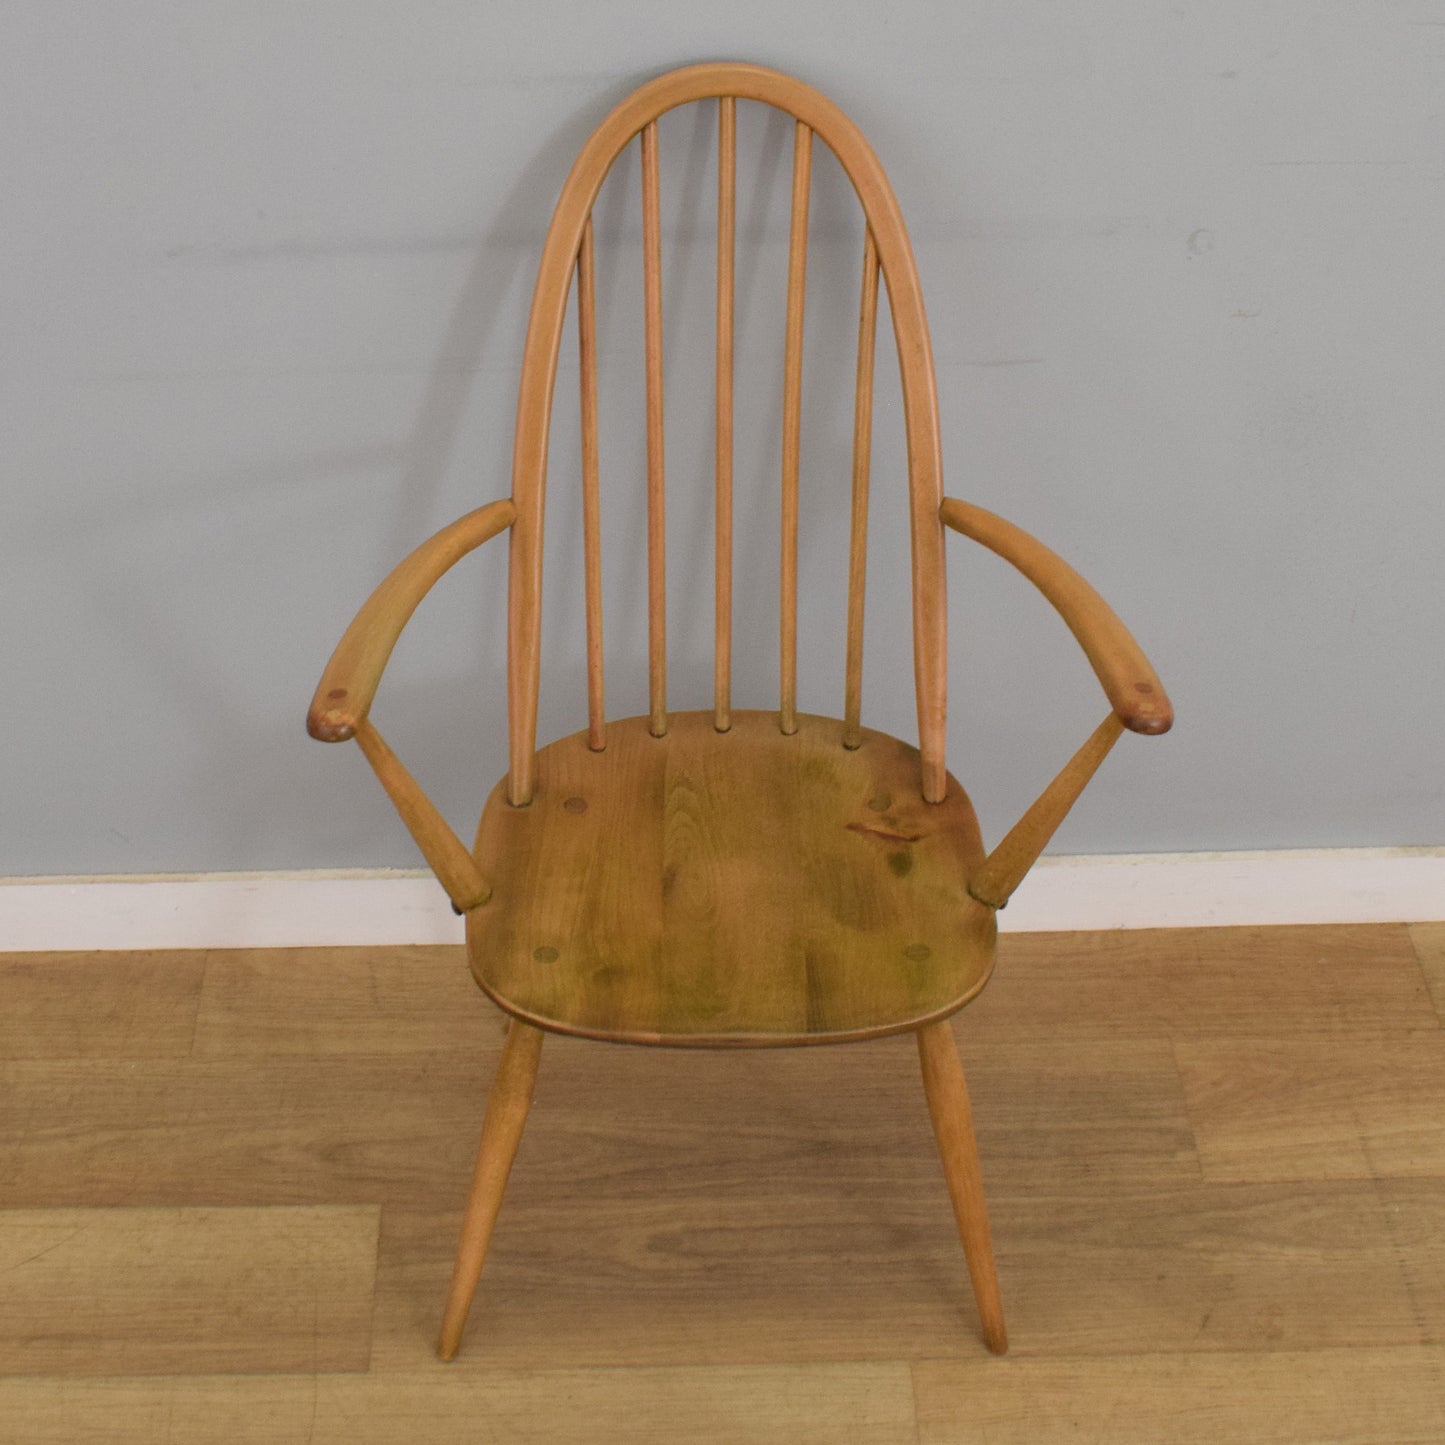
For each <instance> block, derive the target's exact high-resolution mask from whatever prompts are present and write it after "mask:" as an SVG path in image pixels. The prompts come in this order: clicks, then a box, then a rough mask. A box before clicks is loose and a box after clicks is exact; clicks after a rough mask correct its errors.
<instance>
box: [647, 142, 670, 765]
mask: <svg viewBox="0 0 1445 1445" xmlns="http://www.w3.org/2000/svg"><path fill="white" fill-rule="evenodd" d="M659 204H660V203H659V197H658V157H657V122H656V121H655V120H652V121H649V122H648V123H647V125H645V126H644V127H643V128H642V258H643V259H642V264H643V301H644V306H645V309H646V313H647V318H646V330H647V348H646V350H647V358H646V360H647V690H648V701H649V707H650V717H649V722H648V726H649V728H650V730H651V732H652V735H653V737H661V736H662V735H663V734H664V733H665V732H666V731H667V515H666V500H667V486H666V474H665V467H664V462H663V409H662V222H661V218H660V214H659Z"/></svg>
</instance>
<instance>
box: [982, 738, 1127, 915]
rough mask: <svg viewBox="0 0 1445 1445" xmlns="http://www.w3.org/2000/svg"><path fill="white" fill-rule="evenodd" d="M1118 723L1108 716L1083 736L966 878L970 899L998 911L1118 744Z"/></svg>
mask: <svg viewBox="0 0 1445 1445" xmlns="http://www.w3.org/2000/svg"><path fill="white" fill-rule="evenodd" d="M1123 730H1124V725H1123V723H1122V722H1121V721H1120V719H1119V716H1118V714H1117V713H1110V714H1109V716H1108V717H1106V718H1105V719H1104V721H1103V722H1101V723H1100V724H1099V726H1098V727H1097V728H1095V729H1094V731H1093V732H1092V733H1091V734H1090V735H1089V739H1088V741H1087V742H1085V744H1084V745H1083V747H1081V748H1080V749H1079V750H1078V752H1076V753H1075V754H1074V756H1073V757H1072V758H1070V759H1069V761H1068V762H1067V763H1065V764H1064V766H1063V767H1062V768H1061V769H1060V770H1059V772H1058V775H1057V776H1056V777H1055V778H1054V780H1053V782H1051V783H1050V784H1049V785H1048V787H1047V788H1045V789H1044V791H1043V792H1042V793H1040V794H1039V796H1038V797H1037V798H1036V799H1035V800H1034V802H1033V803H1032V804H1031V805H1030V807H1029V810H1028V811H1027V812H1026V813H1025V814H1024V815H1023V817H1022V818H1020V819H1019V821H1018V822H1017V823H1015V824H1014V826H1013V827H1012V828H1011V829H1010V830H1009V832H1008V834H1007V836H1006V837H1005V838H1004V840H1003V842H1002V843H1000V844H999V845H998V847H997V848H995V849H994V850H993V852H992V853H990V854H989V855H988V858H987V859H986V860H985V862H984V864H983V866H982V867H981V868H979V869H977V870H976V871H975V873H974V875H973V877H972V878H970V879H969V883H968V891H969V894H970V896H971V897H973V898H976V899H978V901H979V902H980V903H983V904H986V905H987V906H988V907H989V908H1002V907H1003V906H1004V905H1005V904H1006V903H1007V902H1008V901H1009V898H1010V897H1011V896H1012V894H1013V891H1014V889H1015V888H1017V887H1018V886H1019V884H1020V883H1022V882H1023V880H1024V875H1025V874H1026V873H1027V872H1028V871H1029V869H1030V868H1032V867H1033V866H1034V864H1035V863H1036V862H1037V861H1038V857H1039V854H1040V853H1042V852H1043V851H1044V849H1045V847H1047V845H1048V841H1049V839H1050V838H1052V837H1053V836H1054V834H1055V833H1056V832H1057V831H1058V827H1059V824H1060V823H1062V822H1063V821H1064V819H1065V818H1066V817H1067V816H1068V812H1069V809H1070V808H1072V807H1073V806H1074V804H1075V803H1076V802H1077V801H1078V797H1079V794H1080V793H1082V792H1083V791H1084V788H1085V787H1086V786H1087V785H1088V782H1089V779H1090V778H1092V777H1093V776H1094V774H1095V773H1096V772H1097V771H1098V769H1099V764H1100V763H1102V762H1103V761H1104V759H1105V758H1106V757H1108V755H1109V749H1110V748H1112V747H1113V746H1114V744H1115V743H1116V742H1118V740H1119V736H1120V734H1121V733H1122V732H1123Z"/></svg>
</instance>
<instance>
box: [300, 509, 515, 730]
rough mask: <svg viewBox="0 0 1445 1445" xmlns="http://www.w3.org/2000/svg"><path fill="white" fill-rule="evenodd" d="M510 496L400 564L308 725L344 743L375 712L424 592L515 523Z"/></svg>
mask: <svg viewBox="0 0 1445 1445" xmlns="http://www.w3.org/2000/svg"><path fill="white" fill-rule="evenodd" d="M515 516H516V509H515V508H514V507H513V506H512V503H511V502H510V501H509V500H505V499H504V500H502V501H500V502H489V503H488V504H487V505H486V506H485V507H478V508H477V510H476V511H475V512H468V513H467V515H466V516H465V517H459V518H458V519H457V520H456V521H455V522H453V523H452V524H451V525H450V526H449V527H443V528H442V530H441V531H440V532H438V533H437V534H436V535H435V536H434V537H431V538H429V539H428V540H427V541H425V542H423V543H422V544H421V546H420V547H418V548H417V549H416V551H414V552H413V553H411V555H410V556H409V557H407V558H406V560H405V561H404V562H402V563H400V564H399V565H398V566H397V567H395V568H394V569H393V570H392V572H391V574H390V575H389V576H388V577H387V579H386V580H385V581H384V582H383V583H382V584H381V586H380V587H378V588H377V589H376V591H375V592H373V593H372V594H371V596H370V597H369V598H367V600H366V604H365V605H364V606H363V607H362V609H361V611H360V612H358V613H357V614H356V617H355V619H354V620H353V622H352V624H351V626H350V627H348V628H347V629H346V632H345V634H344V635H343V637H342V639H341V641H340V642H339V643H337V645H336V651H335V652H333V653H332V654H331V661H330V662H328V663H327V664H326V671H325V672H323V673H322V674H321V681H320V683H318V684H317V688H316V696H315V698H314V699H313V700H312V703H311V710H310V712H309V713H308V714H307V718H306V727H307V730H308V731H309V732H310V734H311V736H312V737H314V738H319V739H320V740H321V741H323V742H328V743H334V742H342V741H344V740H345V739H346V738H349V737H351V736H352V735H353V734H354V733H355V731H356V726H357V724H358V723H359V722H360V721H361V720H362V719H363V718H365V717H366V715H367V713H369V712H370V711H371V701H372V699H373V698H374V697H375V696H376V689H377V685H378V684H379V683H380V681H381V674H382V672H383V671H384V670H385V668H386V664H387V661H388V659H389V658H390V657H391V650H392V648H393V647H395V646H396V640H397V638H398V637H400V636H401V632H402V628H404V627H405V626H406V624H407V621H408V620H409V619H410V617H411V615H412V613H413V612H415V611H416V609H417V604H418V603H420V601H421V600H422V598H423V597H425V596H426V594H427V593H428V592H429V591H430V590H431V588H432V587H433V586H434V585H435V583H436V582H437V581H438V579H439V578H441V577H442V576H443V574H444V573H446V572H447V571H449V570H450V569H451V568H452V567H453V566H454V565H455V564H456V563H457V562H459V561H461V559H462V558H463V557H465V556H466V555H467V553H468V552H472V551H475V550H476V548H478V547H480V546H481V545H482V543H483V542H486V541H489V540H490V539H491V538H492V537H495V536H496V535H497V534H498V533H499V532H504V531H506V529H507V528H508V527H510V526H511V525H512V521H513V519H514V518H515Z"/></svg>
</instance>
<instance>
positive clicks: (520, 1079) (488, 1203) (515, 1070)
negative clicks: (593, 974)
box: [437, 1019, 542, 1360]
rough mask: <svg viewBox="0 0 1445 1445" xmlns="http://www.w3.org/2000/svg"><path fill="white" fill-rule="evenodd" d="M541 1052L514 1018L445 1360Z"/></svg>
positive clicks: (481, 1157) (447, 1323) (465, 1225)
mask: <svg viewBox="0 0 1445 1445" xmlns="http://www.w3.org/2000/svg"><path fill="white" fill-rule="evenodd" d="M541 1054H542V1031H541V1030H540V1029H534V1028H533V1027H532V1026H531V1025H530V1024H524V1023H522V1022H520V1021H519V1020H517V1019H513V1020H512V1023H511V1026H510V1028H509V1029H508V1030H507V1040H506V1042H505V1043H504V1044H503V1045H502V1057H501V1061H500V1062H499V1063H498V1064H497V1076H496V1078H495V1079H494V1080H493V1081H492V1092H491V1093H490V1094H489V1095H488V1096H487V1116H486V1119H485V1120H484V1121H483V1123H482V1142H481V1147H480V1148H479V1149H478V1150H477V1167H476V1172H475V1173H474V1174H473V1176H472V1189H471V1193H470V1194H469V1195H468V1196H467V1208H466V1213H465V1215H464V1216H463V1218H462V1237H461V1241H460V1243H459V1244H458V1245H457V1259H456V1264H455V1265H454V1266H453V1267H452V1283H451V1289H450V1290H449V1292H448V1294H447V1308H446V1314H445V1316H444V1317H443V1319H442V1332H441V1338H440V1339H439V1340H438V1342H437V1355H438V1356H439V1357H440V1358H441V1359H443V1360H450V1359H452V1358H453V1356H455V1354H456V1352H457V1350H458V1348H459V1347H460V1345H461V1342H462V1331H463V1330H464V1329H465V1328H466V1324H467V1311H468V1310H469V1309H471V1307H472V1296H473V1295H474V1294H475V1293H476V1289H477V1280H478V1279H479V1278H480V1277H481V1273H482V1264H483V1263H484V1261H485V1260H486V1257H487V1245H488V1244H490V1243H491V1239H492V1227H493V1226H494V1225H495V1224H496V1222H497V1211H498V1210H499V1209H500V1208H501V1207H502V1191H503V1190H504V1189H505V1188H506V1187H507V1175H508V1174H510V1173H511V1170H512V1160H513V1159H515V1158H516V1157H517V1145H518V1144H519V1143H520V1142H521V1139H522V1126H523V1125H524V1124H525V1123H526V1122H527V1110H528V1108H529V1107H530V1105H531V1103H532V1086H533V1085H534V1084H535V1083H536V1080H537V1061H538V1059H539V1058H540V1057H541Z"/></svg>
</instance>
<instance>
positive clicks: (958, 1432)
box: [914, 1346, 1445, 1445]
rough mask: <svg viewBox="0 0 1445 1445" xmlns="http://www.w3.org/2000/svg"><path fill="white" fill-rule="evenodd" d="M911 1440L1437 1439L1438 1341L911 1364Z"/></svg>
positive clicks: (1197, 1444) (1444, 1428) (932, 1444)
mask: <svg viewBox="0 0 1445 1445" xmlns="http://www.w3.org/2000/svg"><path fill="white" fill-rule="evenodd" d="M914 1382H915V1388H916V1391H917V1397H918V1424H919V1436H918V1438H919V1441H920V1445H965V1442H966V1445H1056V1442H1064V1441H1070V1442H1075V1441H1086V1440H1087V1441H1100V1442H1107V1445H1159V1442H1161V1441H1168V1442H1170V1445H1217V1442H1220V1441H1239V1442H1248V1445H1438V1442H1439V1441H1440V1440H1441V1439H1442V1438H1445V1424H1442V1422H1445V1350H1442V1349H1440V1348H1439V1347H1437V1346H1431V1347H1423V1348H1422V1347H1416V1348H1408V1347H1404V1348H1396V1349H1370V1350H1322V1351H1318V1352H1303V1353H1301V1352H1286V1353H1279V1354H1213V1355H1129V1356H1126V1357H1122V1358H1116V1359H1067V1358H1065V1359H1054V1360H1022V1359H1012V1358H1011V1359H1004V1360H978V1361H973V1360H970V1361H961V1362H957V1363H954V1362H950V1363H925V1364H918V1365H915V1366H914Z"/></svg>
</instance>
